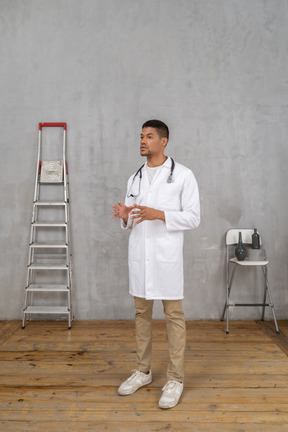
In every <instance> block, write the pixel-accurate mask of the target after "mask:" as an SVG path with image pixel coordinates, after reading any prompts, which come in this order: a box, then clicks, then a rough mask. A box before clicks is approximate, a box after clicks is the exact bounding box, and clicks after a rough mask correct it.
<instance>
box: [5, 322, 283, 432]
mask: <svg viewBox="0 0 288 432" xmlns="http://www.w3.org/2000/svg"><path fill="white" fill-rule="evenodd" d="M279 327H280V331H281V334H280V335H276V333H275V331H274V326H273V324H272V323H266V322H231V324H230V334H229V335H226V333H225V323H221V322H187V354H186V379H185V389H184V392H183V396H182V398H181V403H180V404H179V405H178V406H177V407H175V408H174V409H172V410H167V411H165V410H161V409H159V408H158V399H159V397H160V395H161V388H162V386H163V384H164V383H165V372H166V367H167V361H168V355H167V341H166V330H165V323H164V322H163V321H155V322H154V326H153V340H154V341H153V363H152V371H153V382H152V384H151V385H149V386H147V387H145V388H142V389H140V390H138V392H136V393H135V394H134V395H130V396H122V397H121V396H118V394H117V387H118V385H119V384H120V383H121V381H123V380H124V379H126V378H127V376H129V375H130V371H131V369H133V368H135V343H134V323H133V322H132V321H95V322H75V323H73V326H72V329H71V330H68V329H67V324H66V323H64V322H33V321H32V322H29V323H27V326H26V328H25V329H24V330H22V329H21V323H20V322H16V321H2V322H0V430H1V431H5V432H6V431H7V432H8V431H14V432H16V431H17V432H22V431H25V432H26V431H29V432H39V431H45V432H46V431H47V432H50V431H53V432H58V431H61V432H66V431H81V432H88V431H97V432H98V431H99V432H102V431H108V432H118V431H120V432H122V431H123V432H132V431H133V432H138V431H139V432H156V431H158V432H159V431H163V432H164V431H165V432H166V431H174V432H176V431H177V432H187V431H192V432H204V431H205V432H206V431H207V432H220V431H221V432H287V430H288V361H287V360H288V358H287V355H288V344H287V340H288V321H280V322H279Z"/></svg>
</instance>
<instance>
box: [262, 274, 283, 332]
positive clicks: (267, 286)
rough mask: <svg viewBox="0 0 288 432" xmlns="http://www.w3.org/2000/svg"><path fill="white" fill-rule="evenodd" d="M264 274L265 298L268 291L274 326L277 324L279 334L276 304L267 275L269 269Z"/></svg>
mask: <svg viewBox="0 0 288 432" xmlns="http://www.w3.org/2000/svg"><path fill="white" fill-rule="evenodd" d="M263 272H264V277H265V284H266V289H265V298H266V291H267V293H268V298H269V304H270V307H271V311H272V315H273V319H274V324H275V328H276V333H278V334H279V333H280V331H279V328H278V324H277V319H276V315H275V311H274V303H273V301H272V295H271V291H270V288H269V284H268V275H267V273H268V272H267V268H265V269H264V268H263ZM264 307H265V306H264ZM263 317H264V315H263ZM263 319H264V318H263Z"/></svg>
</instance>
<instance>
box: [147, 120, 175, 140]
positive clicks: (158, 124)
mask: <svg viewBox="0 0 288 432" xmlns="http://www.w3.org/2000/svg"><path fill="white" fill-rule="evenodd" d="M146 127H152V128H154V129H157V131H158V134H159V136H160V137H161V138H167V141H168V140H169V129H168V126H167V125H166V124H165V123H163V122H162V121H161V120H148V121H146V122H145V123H144V124H143V126H142V129H143V128H146Z"/></svg>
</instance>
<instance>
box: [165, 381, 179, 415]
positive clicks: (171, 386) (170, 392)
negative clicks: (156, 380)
mask: <svg viewBox="0 0 288 432" xmlns="http://www.w3.org/2000/svg"><path fill="white" fill-rule="evenodd" d="M162 391H163V393H162V396H161V398H160V400H159V407H160V408H163V409H167V408H173V407H174V406H175V405H177V404H178V402H179V399H180V396H181V394H182V392H183V383H181V382H178V381H168V382H167V383H166V384H165V386H164V387H163V389H162Z"/></svg>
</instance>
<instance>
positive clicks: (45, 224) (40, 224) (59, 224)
mask: <svg viewBox="0 0 288 432" xmlns="http://www.w3.org/2000/svg"><path fill="white" fill-rule="evenodd" d="M32 225H33V226H35V227H67V223H65V222H45V221H43V222H38V221H37V222H32Z"/></svg>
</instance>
